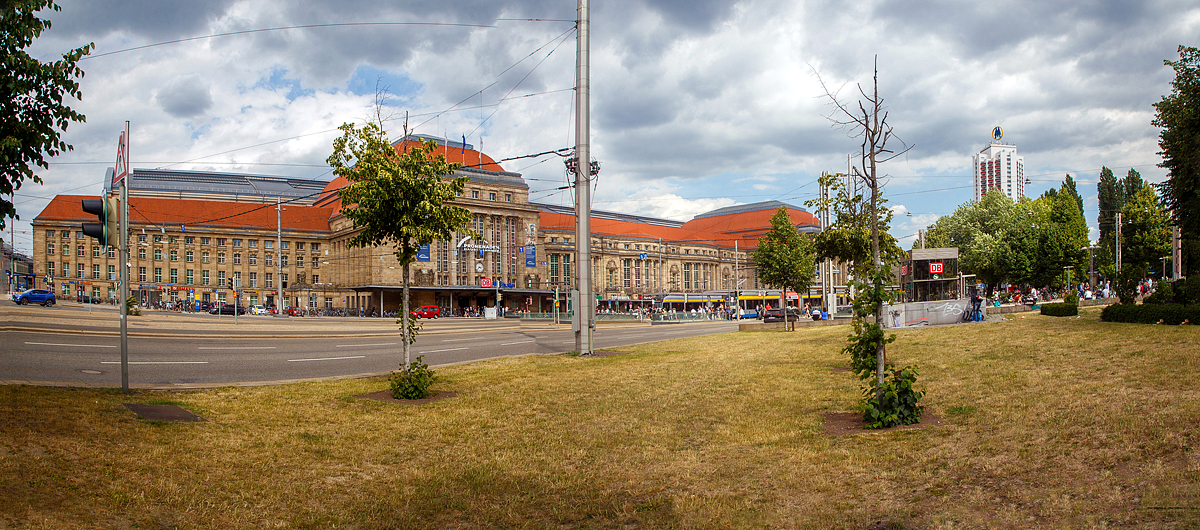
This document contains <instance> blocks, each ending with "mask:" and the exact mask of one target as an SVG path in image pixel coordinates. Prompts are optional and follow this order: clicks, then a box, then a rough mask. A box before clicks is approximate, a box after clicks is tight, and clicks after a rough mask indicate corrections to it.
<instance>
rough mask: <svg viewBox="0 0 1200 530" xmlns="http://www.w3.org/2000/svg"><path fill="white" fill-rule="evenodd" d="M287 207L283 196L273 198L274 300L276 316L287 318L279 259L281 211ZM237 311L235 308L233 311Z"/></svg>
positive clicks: (281, 241) (281, 251) (281, 230)
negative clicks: (275, 286)
mask: <svg viewBox="0 0 1200 530" xmlns="http://www.w3.org/2000/svg"><path fill="white" fill-rule="evenodd" d="M284 210H287V208H284V207H283V198H282V197H276V198H275V267H276V269H275V270H276V272H275V279H276V280H278V281H279V300H277V301H276V302H275V307H278V308H279V313H278V316H282V317H284V318H287V314H286V313H285V312H284V310H283V262H282V261H280V259H281V258H282V255H283V249H282V248H280V247H282V246H283V211H284ZM234 312H235V313H236V312H237V311H236V310H235V311H234Z"/></svg>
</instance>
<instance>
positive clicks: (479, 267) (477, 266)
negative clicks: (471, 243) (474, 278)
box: [475, 262, 483, 272]
mask: <svg viewBox="0 0 1200 530" xmlns="http://www.w3.org/2000/svg"><path fill="white" fill-rule="evenodd" d="M475 272H483V263H482V262H477V263H475Z"/></svg>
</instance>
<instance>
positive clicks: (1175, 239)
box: [1171, 226, 1183, 281]
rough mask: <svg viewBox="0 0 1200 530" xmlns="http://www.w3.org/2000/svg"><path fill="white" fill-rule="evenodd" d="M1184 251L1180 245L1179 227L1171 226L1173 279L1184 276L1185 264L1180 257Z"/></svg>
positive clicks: (1176, 279)
mask: <svg viewBox="0 0 1200 530" xmlns="http://www.w3.org/2000/svg"><path fill="white" fill-rule="evenodd" d="M1182 254H1183V253H1182V252H1181V249H1180V245H1179V227H1178V226H1172V227H1171V279H1172V280H1175V281H1178V280H1179V279H1180V278H1182V277H1183V264H1182V261H1181V260H1180V259H1179V258H1180V257H1182Z"/></svg>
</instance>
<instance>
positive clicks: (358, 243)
mask: <svg viewBox="0 0 1200 530" xmlns="http://www.w3.org/2000/svg"><path fill="white" fill-rule="evenodd" d="M340 129H341V130H342V136H341V137H339V138H338V139H337V140H334V142H333V154H331V155H329V158H327V159H326V162H328V163H329V165H330V166H333V172H334V174H336V175H337V176H339V177H344V178H345V179H346V180H348V181H350V183H349V184H347V185H346V187H344V188H342V189H341V191H340V192H339V196H340V198H341V201H342V205H343V210H342V214H343V215H345V216H346V217H347V218H348V219H350V220H351V221H352V222H353V223H354V228H355V229H360V231H359V232H358V233H357V234H355V235H354V237H352V238H350V241H349V242H348V243H347V245H348V246H350V247H371V246H380V245H391V246H392V247H393V253H394V254H395V255H396V261H398V262H399V263H400V265H401V266H402V268H403V277H402V278H403V283H404V296H403V307H402V308H401V309H402V310H401V312H400V317H401V320H400V322H401V330H402V333H403V337H404V366H405V367H408V366H409V365H410V362H409V348H410V346H411V344H412V343H413V341H415V340H416V333H417V331H418V329H417V326H416V325H414V324H413V320H412V319H411V317H410V316H409V288H408V284H409V266H410V265H411V264H412V263H413V262H414V261H416V259H417V251H418V250H420V248H421V246H422V245H427V244H429V243H432V242H433V241H434V240H441V241H448V240H450V239H453V237H454V236H453V233H454V232H455V231H456V230H457V231H461V230H463V228H464V227H466V226H467V223H468V222H470V220H471V212H470V211H469V210H467V209H466V208H462V207H459V206H453V205H449V204H446V203H448V202H450V201H452V200H454V198H455V197H456V196H457V195H458V194H459V193H460V192H462V190H463V188H464V187H465V186H466V183H467V180H468V179H467V177H459V178H456V179H447V178H446V177H448V176H449V175H451V174H452V173H453V172H454V170H455V168H457V167H458V166H457V164H448V163H446V158H445V157H444V156H437V157H434V156H433V152H434V151H435V150H436V148H437V145H436V144H434V143H433V142H427V143H420V144H418V145H415V146H411V147H408V148H407V149H406V150H405V151H404V152H401V153H397V152H396V148H395V147H393V146H392V144H391V142H389V141H388V139H387V134H386V133H385V132H384V131H383V128H382V127H381V126H380V125H379V124H377V123H368V124H367V125H365V126H364V127H362V128H356V127H354V125H352V124H349V123H346V124H343V125H342V126H341V127H340ZM405 145H407V144H405ZM406 369H407V368H406Z"/></svg>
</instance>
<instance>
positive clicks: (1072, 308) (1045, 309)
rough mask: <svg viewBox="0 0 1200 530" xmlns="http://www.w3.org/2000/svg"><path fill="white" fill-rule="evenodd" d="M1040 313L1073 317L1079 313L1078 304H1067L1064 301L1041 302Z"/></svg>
mask: <svg viewBox="0 0 1200 530" xmlns="http://www.w3.org/2000/svg"><path fill="white" fill-rule="evenodd" d="M1042 314H1043V315H1047V316H1052V317H1073V316H1075V315H1078V314H1079V304H1068V303H1066V302H1059V303H1056V304H1042Z"/></svg>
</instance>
